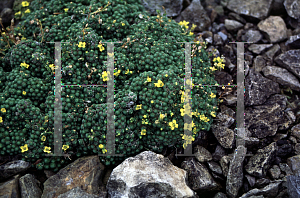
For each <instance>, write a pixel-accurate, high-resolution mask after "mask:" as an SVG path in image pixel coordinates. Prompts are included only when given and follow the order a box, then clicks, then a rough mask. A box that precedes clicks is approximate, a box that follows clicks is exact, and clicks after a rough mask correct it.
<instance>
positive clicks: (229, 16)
mask: <svg viewBox="0 0 300 198" xmlns="http://www.w3.org/2000/svg"><path fill="white" fill-rule="evenodd" d="M228 18H229V19H233V20H236V21H238V22H241V23H243V24H246V23H247V21H246V20H245V19H244V18H243V17H241V16H240V15H238V14H237V13H234V12H230V13H229V14H228Z"/></svg>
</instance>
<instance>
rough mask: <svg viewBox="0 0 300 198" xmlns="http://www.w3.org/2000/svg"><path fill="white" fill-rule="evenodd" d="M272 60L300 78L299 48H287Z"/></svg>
mask: <svg viewBox="0 0 300 198" xmlns="http://www.w3.org/2000/svg"><path fill="white" fill-rule="evenodd" d="M274 61H275V62H276V63H277V64H278V65H280V66H282V67H284V68H286V69H287V70H289V71H290V72H292V73H293V74H294V75H295V76H296V77H298V78H300V50H299V49H298V50H289V51H287V52H285V53H282V54H280V55H279V56H277V57H276V58H275V59H274Z"/></svg>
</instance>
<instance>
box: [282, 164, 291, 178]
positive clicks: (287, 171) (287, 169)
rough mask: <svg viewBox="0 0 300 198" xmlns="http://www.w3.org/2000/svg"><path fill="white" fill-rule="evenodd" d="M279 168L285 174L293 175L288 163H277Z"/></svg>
mask: <svg viewBox="0 0 300 198" xmlns="http://www.w3.org/2000/svg"><path fill="white" fill-rule="evenodd" d="M279 168H280V170H281V171H282V172H284V173H285V174H286V175H287V176H289V175H293V172H292V170H291V168H290V167H289V165H288V164H286V163H279Z"/></svg>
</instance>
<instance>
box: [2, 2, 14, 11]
mask: <svg viewBox="0 0 300 198" xmlns="http://www.w3.org/2000/svg"><path fill="white" fill-rule="evenodd" d="M14 1H15V0H1V1H0V12H2V10H3V9H4V8H13V5H14Z"/></svg>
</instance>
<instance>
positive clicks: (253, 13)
mask: <svg viewBox="0 0 300 198" xmlns="http://www.w3.org/2000/svg"><path fill="white" fill-rule="evenodd" d="M272 2H273V0H261V1H257V0H248V1H240V0H230V1H229V2H228V4H227V8H228V9H229V10H232V11H234V12H236V13H238V14H243V15H246V16H250V17H254V18H257V19H264V18H266V17H267V16H268V15H269V12H270V10H271V5H272Z"/></svg>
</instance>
